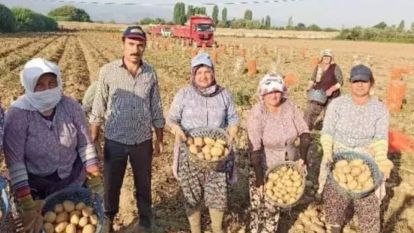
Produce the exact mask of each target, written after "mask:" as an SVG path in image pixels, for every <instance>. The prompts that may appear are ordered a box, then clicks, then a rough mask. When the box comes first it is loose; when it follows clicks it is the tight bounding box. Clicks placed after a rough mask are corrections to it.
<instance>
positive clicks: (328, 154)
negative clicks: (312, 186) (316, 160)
mask: <svg viewBox="0 0 414 233" xmlns="http://www.w3.org/2000/svg"><path fill="white" fill-rule="evenodd" d="M321 144H322V150H323V156H322V161H321V167H320V168H319V177H318V181H319V188H318V191H317V193H318V194H321V193H322V192H323V189H324V187H325V184H326V178H327V177H328V169H329V166H330V164H331V163H332V162H333V158H332V154H333V150H332V148H333V139H332V136H330V135H328V134H322V135H321Z"/></svg>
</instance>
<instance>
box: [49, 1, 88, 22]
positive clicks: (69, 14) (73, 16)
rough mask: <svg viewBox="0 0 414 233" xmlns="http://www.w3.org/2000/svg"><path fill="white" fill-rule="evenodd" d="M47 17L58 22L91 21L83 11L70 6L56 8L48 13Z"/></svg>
mask: <svg viewBox="0 0 414 233" xmlns="http://www.w3.org/2000/svg"><path fill="white" fill-rule="evenodd" d="M48 16H49V17H52V18H54V19H56V20H58V21H80V22H90V21H91V19H90V16H89V14H88V13H86V11H85V10H83V9H79V8H76V7H74V6H71V5H66V6H62V7H58V8H56V9H54V10H52V11H50V12H49V14H48Z"/></svg>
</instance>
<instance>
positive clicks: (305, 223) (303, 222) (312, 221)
mask: <svg viewBox="0 0 414 233" xmlns="http://www.w3.org/2000/svg"><path fill="white" fill-rule="evenodd" d="M328 228H329V227H328V226H327V224H326V220H325V215H324V213H323V211H322V206H317V205H310V206H309V207H308V208H307V209H306V210H305V211H304V212H302V213H300V214H299V216H298V219H297V220H296V222H295V224H294V225H293V227H292V228H291V229H290V230H289V233H327V232H330V231H328Z"/></svg>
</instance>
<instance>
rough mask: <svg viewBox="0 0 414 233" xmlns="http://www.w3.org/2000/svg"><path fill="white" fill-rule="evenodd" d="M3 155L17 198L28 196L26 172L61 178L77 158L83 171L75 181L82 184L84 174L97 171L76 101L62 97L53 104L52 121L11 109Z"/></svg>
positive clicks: (26, 111)
mask: <svg viewBox="0 0 414 233" xmlns="http://www.w3.org/2000/svg"><path fill="white" fill-rule="evenodd" d="M4 153H5V155H6V163H7V166H8V169H9V172H10V176H11V181H12V185H13V187H14V189H15V190H16V193H17V196H18V197H22V196H25V195H28V194H30V187H29V183H28V173H31V174H34V175H38V176H48V175H50V174H52V173H54V172H57V174H58V176H59V177H60V178H61V179H64V178H66V177H68V176H69V175H70V174H71V171H72V168H73V164H74V162H75V160H76V159H77V157H78V156H80V158H81V160H82V162H83V163H84V165H85V169H84V170H83V171H82V173H81V174H79V179H78V180H77V181H76V182H78V183H77V184H82V183H83V182H84V181H85V180H84V178H85V175H86V171H87V170H88V169H93V170H95V169H97V157H96V151H95V146H94V144H93V143H92V142H91V139H90V135H89V129H88V125H87V121H86V118H85V114H84V112H83V111H82V108H81V106H80V104H79V103H78V102H77V101H75V100H74V99H72V98H70V97H66V96H63V97H62V99H61V101H60V102H59V103H58V104H57V106H56V109H55V115H54V117H53V120H52V121H49V120H47V119H45V118H44V117H43V116H42V115H41V114H40V113H39V112H37V111H28V110H23V109H19V108H15V107H11V108H10V109H9V110H8V111H7V113H6V120H5V127H4ZM82 178H83V179H82Z"/></svg>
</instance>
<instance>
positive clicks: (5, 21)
mask: <svg viewBox="0 0 414 233" xmlns="http://www.w3.org/2000/svg"><path fill="white" fill-rule="evenodd" d="M15 30H16V18H15V17H14V15H13V12H12V11H11V10H10V9H9V8H7V7H6V6H4V5H2V4H0V32H14V31H15Z"/></svg>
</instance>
